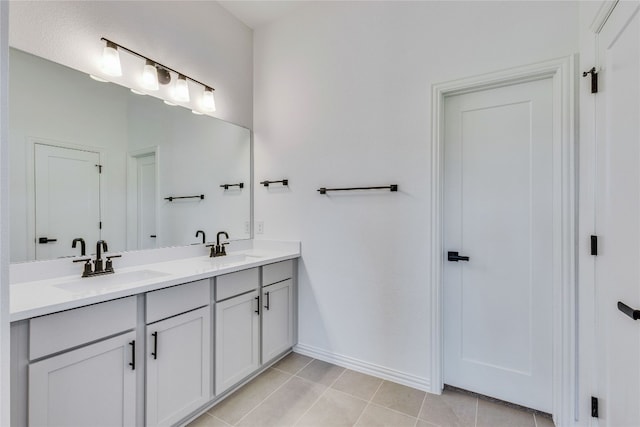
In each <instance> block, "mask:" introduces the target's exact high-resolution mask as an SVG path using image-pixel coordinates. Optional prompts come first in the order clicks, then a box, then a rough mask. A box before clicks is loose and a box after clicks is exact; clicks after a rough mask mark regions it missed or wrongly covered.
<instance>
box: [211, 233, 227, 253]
mask: <svg viewBox="0 0 640 427" xmlns="http://www.w3.org/2000/svg"><path fill="white" fill-rule="evenodd" d="M223 234H224V237H225V238H227V239H228V238H229V234H227V232H226V231H219V232H218V234H217V235H216V244H215V245H207V247H210V248H211V253H210V254H209V256H210V257H212V258H213V257H219V256H225V255H226V254H227V252H226V250H225V245H228V244H229V242H224V243H220V236H221V235H223Z"/></svg>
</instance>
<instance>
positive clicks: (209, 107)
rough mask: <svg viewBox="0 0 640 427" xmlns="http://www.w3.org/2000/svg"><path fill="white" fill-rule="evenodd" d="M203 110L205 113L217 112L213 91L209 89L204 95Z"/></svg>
mask: <svg viewBox="0 0 640 427" xmlns="http://www.w3.org/2000/svg"><path fill="white" fill-rule="evenodd" d="M202 109H203V110H204V111H216V100H215V99H214V97H213V89H211V88H209V87H207V88H205V89H204V92H203V94H202Z"/></svg>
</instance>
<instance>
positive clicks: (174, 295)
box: [145, 279, 211, 324]
mask: <svg viewBox="0 0 640 427" xmlns="http://www.w3.org/2000/svg"><path fill="white" fill-rule="evenodd" d="M146 297H147V314H146V319H145V320H146V323H147V324H149V323H153V322H157V321H158V320H162V319H166V318H167V317H171V316H175V315H177V314H180V313H184V312H186V311H189V310H193V309H196V308H198V307H202V306H203V305H207V304H209V302H210V301H211V282H210V280H209V279H204V280H198V281H197V282H191V283H186V284H184V285H178V286H172V287H170V288H166V289H160V290H159V291H153V292H149V293H147V295H146Z"/></svg>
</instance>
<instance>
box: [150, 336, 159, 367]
mask: <svg viewBox="0 0 640 427" xmlns="http://www.w3.org/2000/svg"><path fill="white" fill-rule="evenodd" d="M151 336H152V337H153V351H152V352H151V355H152V356H153V360H156V359H157V358H158V333H157V332H154V333H152V334H151Z"/></svg>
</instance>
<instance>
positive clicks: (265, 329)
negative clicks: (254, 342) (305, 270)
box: [262, 260, 294, 363]
mask: <svg viewBox="0 0 640 427" xmlns="http://www.w3.org/2000/svg"><path fill="white" fill-rule="evenodd" d="M293 295H294V293H293V261H290V260H289V261H282V262H278V263H274V264H269V265H265V266H264V267H262V307H263V310H262V363H268V362H269V361H270V360H272V359H273V358H275V357H277V356H279V355H281V354H282V353H283V352H285V351H287V350H288V349H290V348H291V347H292V346H293V326H294V325H293V317H294V311H293Z"/></svg>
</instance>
